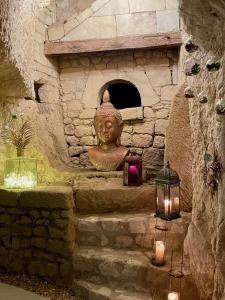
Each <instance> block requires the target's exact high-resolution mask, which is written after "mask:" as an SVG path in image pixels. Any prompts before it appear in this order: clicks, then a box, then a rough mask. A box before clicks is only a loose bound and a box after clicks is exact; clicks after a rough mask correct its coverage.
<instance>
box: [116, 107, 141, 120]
mask: <svg viewBox="0 0 225 300" xmlns="http://www.w3.org/2000/svg"><path fill="white" fill-rule="evenodd" d="M120 113H121V115H122V119H123V121H127V120H142V119H143V108H142V107H132V108H125V109H121V110H120Z"/></svg>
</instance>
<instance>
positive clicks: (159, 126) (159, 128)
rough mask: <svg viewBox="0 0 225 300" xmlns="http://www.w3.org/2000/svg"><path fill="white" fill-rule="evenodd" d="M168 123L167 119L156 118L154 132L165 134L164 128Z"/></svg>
mask: <svg viewBox="0 0 225 300" xmlns="http://www.w3.org/2000/svg"><path fill="white" fill-rule="evenodd" d="M168 125H169V121H168V120H163V119H159V120H156V124H155V134H158V135H165V133H166V128H167V127H168Z"/></svg>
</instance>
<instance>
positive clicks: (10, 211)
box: [7, 208, 24, 216]
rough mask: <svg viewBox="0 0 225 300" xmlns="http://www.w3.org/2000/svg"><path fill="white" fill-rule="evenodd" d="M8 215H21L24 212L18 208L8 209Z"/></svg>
mask: <svg viewBox="0 0 225 300" xmlns="http://www.w3.org/2000/svg"><path fill="white" fill-rule="evenodd" d="M7 211H8V213H9V214H12V215H18V216H19V215H22V214H23V213H24V212H23V211H22V210H21V209H18V208H8V210H7Z"/></svg>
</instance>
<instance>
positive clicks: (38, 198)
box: [20, 186, 74, 209]
mask: <svg viewBox="0 0 225 300" xmlns="http://www.w3.org/2000/svg"><path fill="white" fill-rule="evenodd" d="M20 205H21V206H22V207H35V208H47V209H57V208H63V209H68V208H71V207H74V202H73V194H72V189H71V188H70V187H60V186H57V187H53V186H51V187H38V188H36V189H33V190H28V191H22V192H21V195H20Z"/></svg>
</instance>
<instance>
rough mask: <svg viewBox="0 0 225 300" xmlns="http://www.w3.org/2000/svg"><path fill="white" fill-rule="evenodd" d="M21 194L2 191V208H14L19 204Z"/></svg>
mask: <svg viewBox="0 0 225 300" xmlns="http://www.w3.org/2000/svg"><path fill="white" fill-rule="evenodd" d="M18 197H19V192H14V191H8V190H3V189H0V206H8V207H14V206H16V205H17V203H18Z"/></svg>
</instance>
